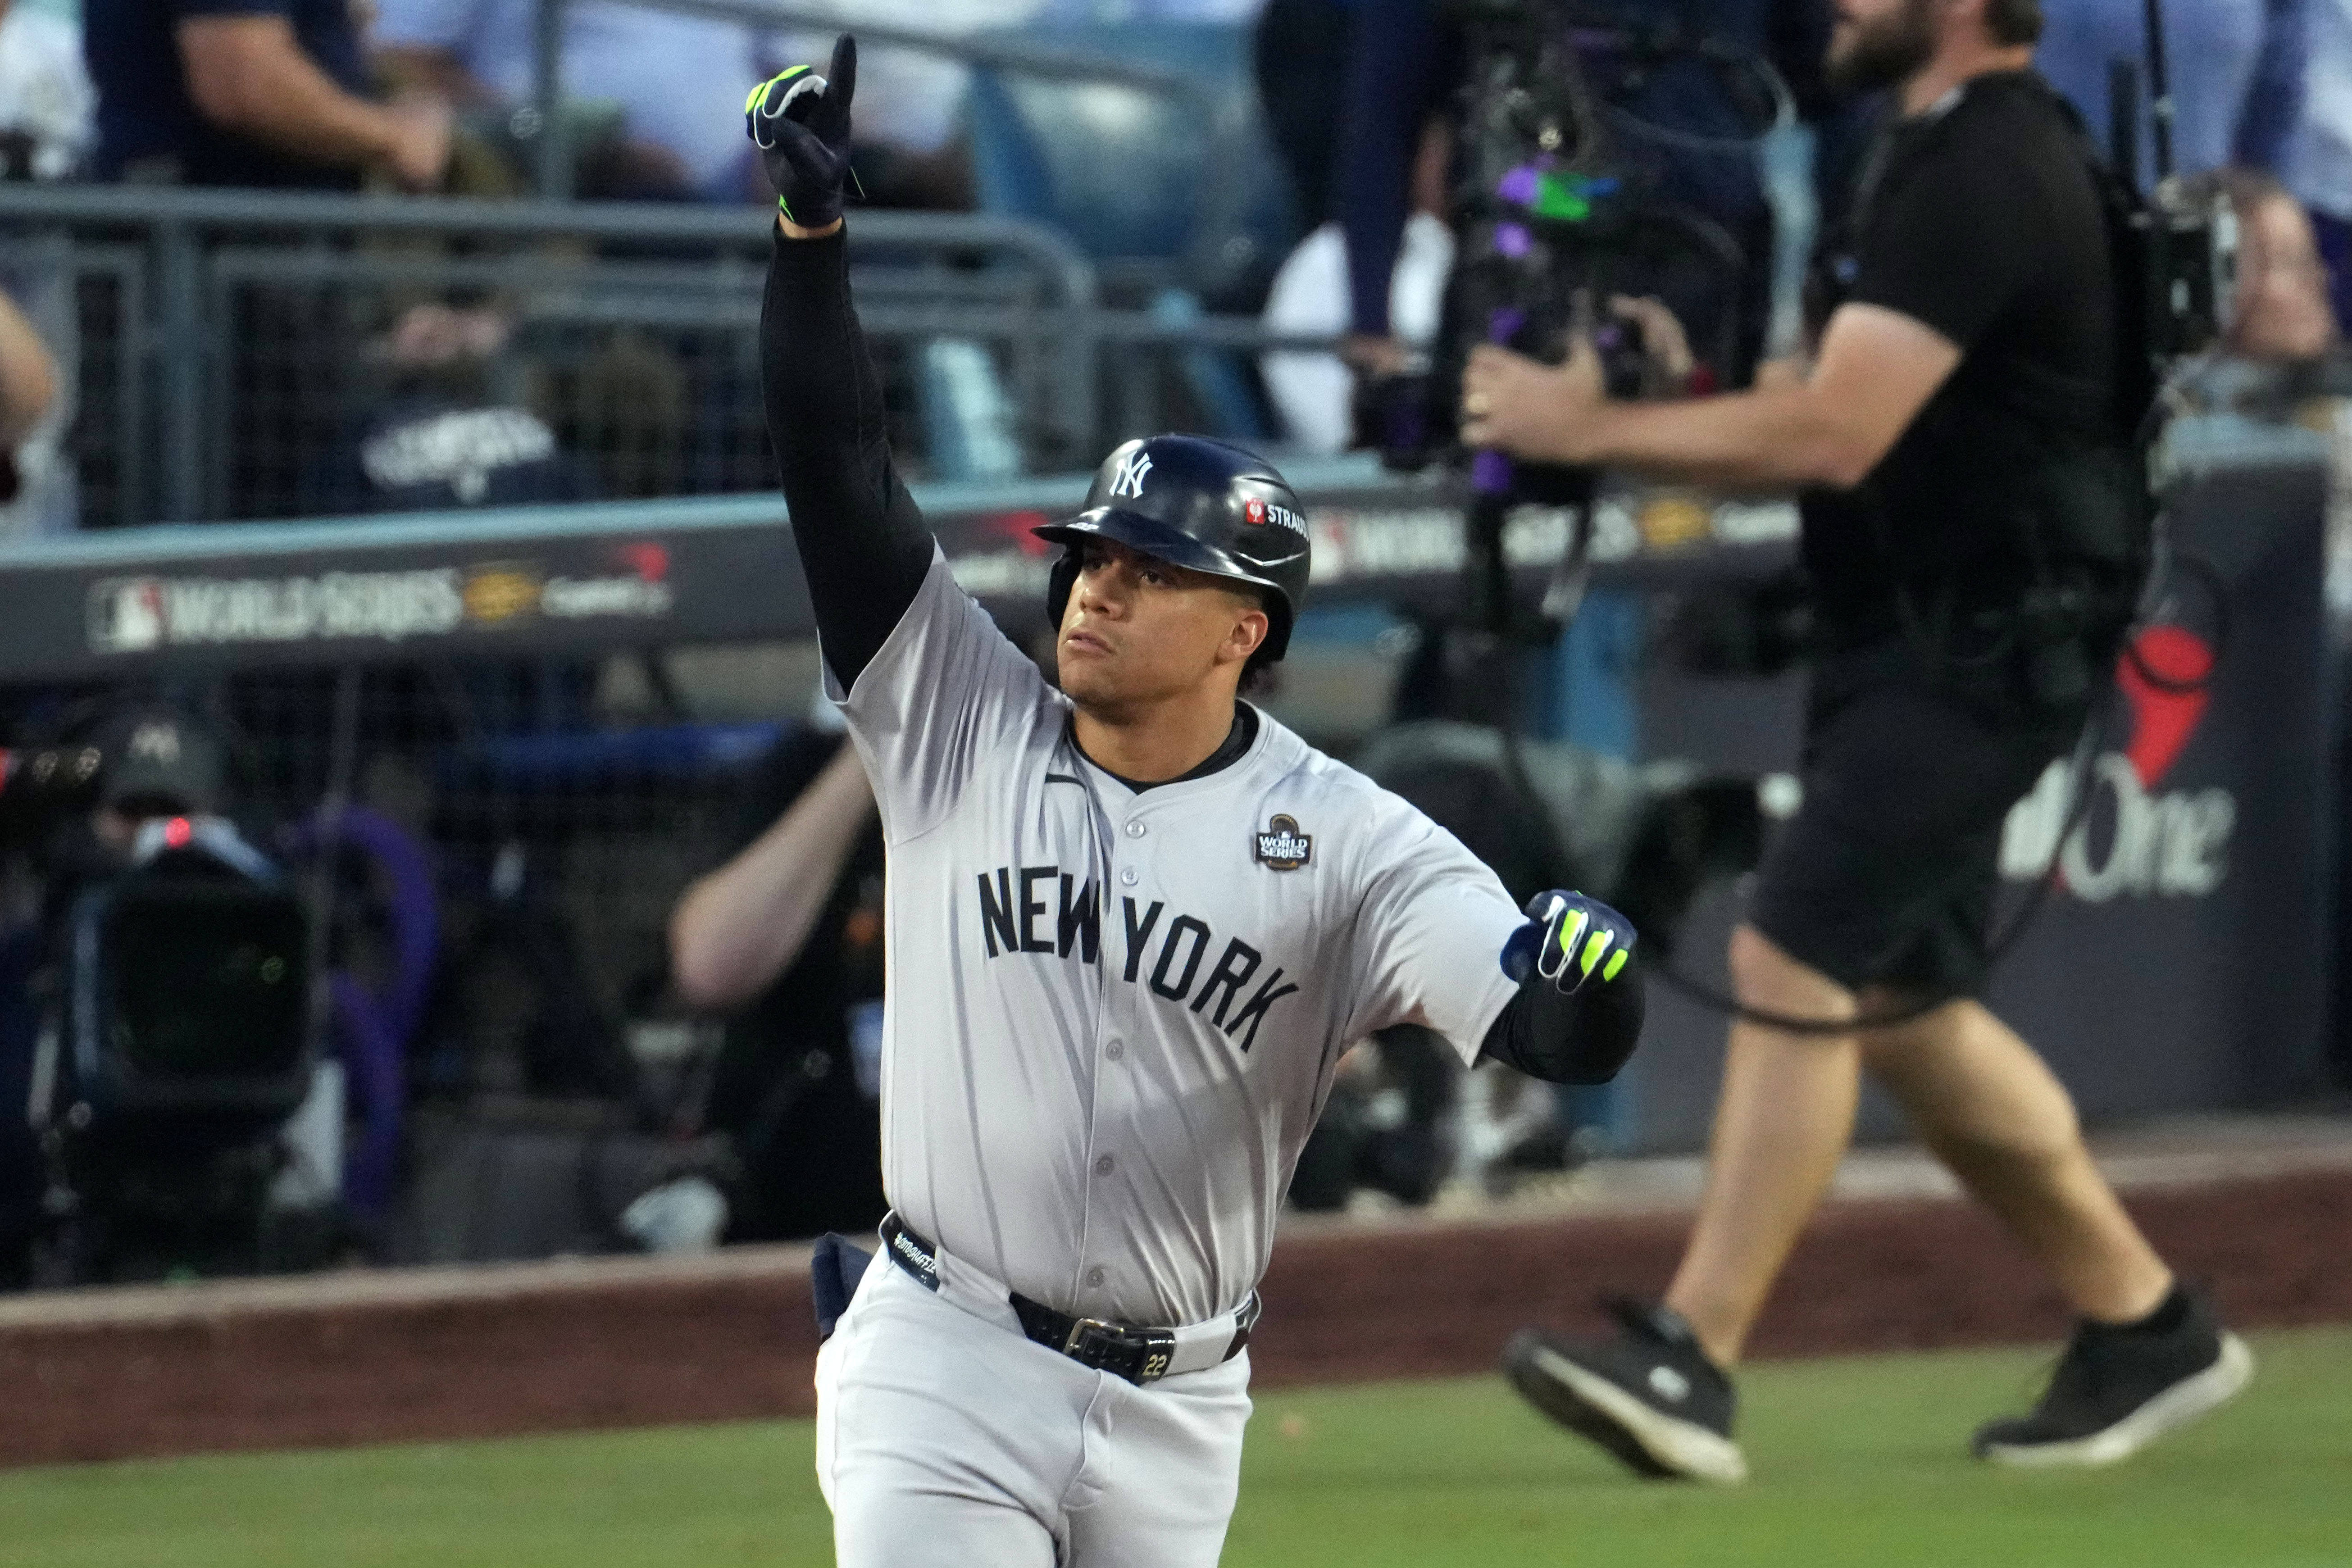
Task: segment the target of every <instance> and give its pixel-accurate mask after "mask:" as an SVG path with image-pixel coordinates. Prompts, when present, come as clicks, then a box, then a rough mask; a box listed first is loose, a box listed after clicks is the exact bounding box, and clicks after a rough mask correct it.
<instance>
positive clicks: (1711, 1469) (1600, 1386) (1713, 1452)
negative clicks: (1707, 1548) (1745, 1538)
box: [1532, 1345, 1748, 1486]
mask: <svg viewBox="0 0 2352 1568" xmlns="http://www.w3.org/2000/svg"><path fill="white" fill-rule="evenodd" d="M1532 1359H1533V1360H1534V1362H1535V1363H1536V1365H1537V1366H1538V1367H1539V1368H1541V1369H1542V1371H1543V1372H1544V1373H1545V1374H1546V1375H1547V1376H1549V1377H1551V1378H1554V1379H1556V1380H1558V1381H1559V1383H1560V1384H1562V1385H1563V1386H1564V1387H1566V1388H1567V1389H1568V1390H1569V1391H1570V1393H1572V1394H1575V1395H1576V1397H1577V1398H1579V1399H1580V1400H1582V1401H1583V1402H1584V1403H1585V1404H1587V1405H1591V1407H1592V1408H1593V1409H1595V1410H1597V1411H1599V1412H1601V1414H1602V1415H1606V1416H1608V1417H1609V1419H1610V1420H1612V1421H1613V1422H1615V1423H1616V1424H1617V1425H1618V1426H1622V1427H1623V1428H1624V1429H1625V1431H1626V1432H1627V1433H1628V1434H1630V1435H1631V1436H1633V1440H1634V1441H1635V1442H1636V1443H1639V1444H1640V1445H1641V1446H1642V1450H1643V1452H1644V1453H1646V1454H1648V1455H1649V1456H1650V1457H1651V1458H1654V1459H1655V1460H1656V1461H1657V1462H1658V1463H1659V1464H1661V1465H1664V1467H1666V1468H1668V1469H1670V1470H1673V1471H1674V1472H1675V1473H1676V1474H1677V1475H1685V1476H1689V1477H1691V1478H1693V1479H1697V1480H1702V1481H1714V1482H1717V1483H1718V1484H1720V1485H1724V1486H1730V1485H1733V1484H1735V1483H1737V1482H1739V1481H1744V1480H1746V1479H1748V1458H1747V1456H1746V1455H1744V1454H1742V1453H1741V1452H1740V1451H1739V1445H1738V1444H1737V1443H1735V1442H1733V1441H1732V1440H1731V1439H1730V1438H1728V1437H1726V1436H1723V1435H1722V1434H1721V1433H1719V1432H1710V1431H1708V1430H1707V1429H1706V1427H1704V1426H1700V1425H1698V1423H1696V1422H1695V1421H1683V1420H1678V1419H1676V1418H1675V1417H1674V1416H1672V1415H1666V1414H1665V1413H1664V1411H1661V1410H1655V1409H1653V1408H1652V1407H1651V1406H1650V1405H1647V1404H1646V1403H1644V1402H1643V1401H1642V1400H1640V1399H1637V1398H1635V1397H1634V1396H1633V1394H1628V1393H1626V1392H1625V1391H1624V1390H1623V1389H1622V1388H1620V1387H1618V1386H1617V1385H1616V1384H1613V1383H1612V1382H1610V1381H1609V1380H1608V1379H1607V1378H1605V1377H1602V1376H1601V1375H1600V1374H1599V1373H1591V1372H1587V1371H1585V1370H1584V1368H1582V1367H1580V1366H1579V1365H1577V1364H1576V1363H1574V1362H1572V1361H1570V1360H1569V1359H1568V1357H1566V1356H1564V1355H1562V1354H1560V1353H1559V1352H1558V1351H1555V1350H1553V1349H1551V1348H1550V1347H1549V1346H1546V1345H1538V1346H1537V1347H1536V1348H1535V1351H1534V1352H1533V1356H1532Z"/></svg>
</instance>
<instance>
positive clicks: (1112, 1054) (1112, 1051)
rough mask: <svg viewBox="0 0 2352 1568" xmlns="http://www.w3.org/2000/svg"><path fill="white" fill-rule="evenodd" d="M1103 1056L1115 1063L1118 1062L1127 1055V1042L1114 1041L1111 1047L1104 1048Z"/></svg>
mask: <svg viewBox="0 0 2352 1568" xmlns="http://www.w3.org/2000/svg"><path fill="white" fill-rule="evenodd" d="M1103 1055H1105V1056H1107V1057H1108V1058H1110V1059H1111V1060H1113V1061H1117V1060H1118V1058H1121V1057H1123V1056H1125V1055H1127V1042H1126V1041H1124V1040H1113V1041H1112V1042H1111V1043H1110V1044H1109V1045H1108V1046H1105V1047H1103Z"/></svg>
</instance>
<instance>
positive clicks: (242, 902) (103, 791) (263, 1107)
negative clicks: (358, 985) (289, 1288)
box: [0, 704, 314, 1284]
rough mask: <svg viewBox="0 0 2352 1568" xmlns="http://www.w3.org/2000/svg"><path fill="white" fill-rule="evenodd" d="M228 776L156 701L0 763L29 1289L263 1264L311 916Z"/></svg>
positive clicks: (303, 1010)
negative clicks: (33, 1193) (31, 913)
mask: <svg viewBox="0 0 2352 1568" xmlns="http://www.w3.org/2000/svg"><path fill="white" fill-rule="evenodd" d="M221 784H222V767H221V753H220V748H219V746H218V744H217V742H215V740H214V739H213V737H212V736H211V735H210V734H209V733H208V732H207V731H205V729H204V728H203V727H202V726H201V725H199V724H197V723H196V722H194V721H192V720H191V719H190V718H188V717H187V716H186V715H184V714H182V713H179V712H177V711H174V710H171V709H168V708H163V707H159V706H154V705H144V704H142V705H137V706H128V707H121V708H118V709H115V710H111V711H107V712H102V713H100V714H99V715H98V716H97V717H95V718H94V719H93V720H91V721H89V722H87V723H84V724H80V725H75V726H72V727H71V732H69V733H68V736H67V737H66V738H65V739H62V740H58V741H54V742H48V743H46V744H41V745H37V746H34V747H31V748H27V749H23V750H16V751H0V851H6V852H11V853H14V854H18V855H21V856H23V857H25V858H26V859H27V860H28V861H29V863H30V864H31V865H32V866H33V868H34V869H35V871H36V872H37V875H38V876H39V877H40V879H41V880H42V881H43V883H44V885H45V893H44V897H43V899H42V900H41V910H42V912H41V916H40V921H39V929H38V931H37V932H36V933H35V940H36V942H37V953H36V957H35V960H34V969H33V973H32V978H31V982H30V985H29V990H30V992H31V995H30V1001H31V1004H32V1005H31V1006H30V1007H29V1008H26V1009H22V1010H20V1011H22V1012H23V1013H25V1014H26V1016H29V1017H30V1018H31V1019H32V1020H33V1024H34V1032H33V1037H32V1038H31V1039H30V1040H29V1041H25V1040H0V1049H6V1050H11V1051H29V1053H30V1062H29V1072H28V1076H29V1079H30V1091H29V1093H28V1095H27V1097H26V1102H25V1104H24V1108H23V1111H22V1115H23V1120H22V1121H19V1122H17V1126H18V1127H19V1128H22V1129H24V1130H25V1131H26V1132H28V1133H29V1134H30V1136H31V1137H32V1138H33V1139H34V1141H35V1142H36V1144H37V1152H38V1169H39V1170H40V1171H41V1172H42V1173H43V1181H44V1190H43V1191H42V1192H41V1193H40V1194H39V1195H38V1201H37V1215H38V1222H37V1226H36V1232H35V1235H34V1237H32V1238H31V1246H32V1252H33V1256H32V1258H31V1268H30V1269H29V1275H30V1278H31V1279H32V1280H33V1282H35V1283H37V1284H71V1283H79V1282H83V1281H89V1280H99V1279H136V1278H148V1277H155V1276H160V1275H164V1274H168V1273H172V1272H175V1271H183V1270H191V1269H193V1270H195V1271H198V1272H204V1271H209V1270H212V1269H216V1268H241V1269H250V1268H257V1267H263V1266H266V1265H267V1264H268V1261H269V1257H268V1254H269V1251H270V1248H269V1245H268V1241H267V1238H266V1237H265V1235H264V1232H265V1230H266V1229H267V1227H268V1224H269V1220H268V1211H269V1205H268V1189H269V1187H270V1185H271V1184H272V1183H273V1181H274V1180H275V1179H276V1177H277V1175H278V1171H279V1170H280V1168H281V1167H282V1165H283V1163H284V1161H285V1159H286V1154H285V1152H284V1150H283V1149H282V1147H281V1145H280V1139H279V1136H278V1135H279V1132H280V1130H281V1129H282V1128H283V1127H284V1125H285V1123H286V1122H287V1121H288V1119H289V1117H290V1116H292V1114H293V1113H294V1112H295V1110H297V1109H298V1108H299V1107H300V1106H301V1105H302V1103H303V1101H304V1100H305V1099H306V1098H307V1097H308V1096H309V1094H310V1091H311V1087H312V1078H313V1071H312V1068H313V1061H314V1051H313V1047H312V1040H313V1038H314V1029H313V1027H312V1016H313V1005H312V995H311V974H312V970H313V967H314V965H313V960H312V955H311V951H310V949H311V943H310V927H311V922H310V917H309V913H308V910H307V908H306V906H305V903H304V901H303V900H301V899H300V898H299V896H298V895H297V893H296V892H295V890H294V889H291V888H290V887H289V885H288V883H287V880H286V879H285V878H284V877H283V875H282V874H281V873H280V872H279V871H278V868H276V867H275V866H274V865H272V864H271V863H270V861H269V860H268V858H266V857H265V856H263V855H262V854H261V853H260V852H259V851H258V850H257V849H256V848H255V847H253V846H252V845H250V844H249V843H247V841H246V840H245V838H244V837H242V836H241V835H240V834H239V833H238V831H237V829H236V826H234V825H233V824H232V823H231V822H230V821H229V820H228V819H227V818H226V816H221V815H219V810H220V806H221V804H222V803H221V799H220V791H221ZM14 1118H15V1113H14V1111H13V1110H12V1113H11V1119H12V1120H14Z"/></svg>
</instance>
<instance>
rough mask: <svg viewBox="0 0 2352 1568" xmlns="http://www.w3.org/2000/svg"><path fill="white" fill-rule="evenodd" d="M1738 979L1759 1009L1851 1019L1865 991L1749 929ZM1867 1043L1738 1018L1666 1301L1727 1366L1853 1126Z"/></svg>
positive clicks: (1734, 961)
mask: <svg viewBox="0 0 2352 1568" xmlns="http://www.w3.org/2000/svg"><path fill="white" fill-rule="evenodd" d="M1731 975H1732V984H1733V988H1734V989H1735V991H1736V992H1737V993H1738V996H1739V999H1740V1001H1741V1002H1743V1003H1745V1004H1746V1005H1748V1006H1750V1007H1755V1008H1759V1009H1762V1010H1764V1011H1768V1012H1774V1013H1780V1014H1784V1015H1787V1016H1790V1017H1798V1018H1823V1019H1832V1018H1850V1017H1852V1016H1853V1014H1854V1007H1855V1003H1854V997H1853V993H1851V992H1849V991H1847V990H1846V989H1845V988H1844V987H1843V986H1841V985H1839V984H1837V983H1836V982H1834V981H1832V980H1831V979H1829V978H1828V977H1827V976H1826V975H1823V974H1822V973H1818V972H1817V971H1815V970H1812V969H1810V968H1807V967H1806V966H1805V965H1804V964H1801V963H1798V962H1797V961H1796V960H1795V959H1793V958H1791V957H1790V956H1789V955H1788V954H1787V953H1785V952H1781V951H1780V948H1778V947H1776V946H1775V945H1773V943H1772V942H1770V941H1769V940H1768V939H1767V938H1766V937H1764V936H1763V935H1762V934H1761V933H1760V932H1759V931H1755V930H1754V929H1753V928H1751V927H1748V926H1745V925H1743V926H1741V927H1739V928H1738V930H1737V931H1733V932H1732V935H1731ZM1860 1084H1861V1056H1860V1047H1859V1046H1858V1044H1857V1042H1856V1040H1855V1038H1854V1037H1853V1036H1851V1035H1793V1034H1789V1033H1786V1032H1784V1031H1782V1030H1779V1029H1774V1028H1770V1027H1768V1026H1764V1025H1760V1024H1754V1023H1750V1022H1748V1021H1747V1020H1745V1019H1742V1020H1740V1021H1738V1022H1737V1023H1735V1024H1733V1025H1732V1027H1731V1042H1730V1047H1729V1049H1728V1050H1727V1054H1726V1057H1725V1060H1724V1069H1723V1093H1722V1096H1721V1098H1720V1099H1719V1100H1717V1103H1716V1110H1715V1136H1714V1141H1713V1143H1712V1145H1711V1147H1710V1148H1709V1150H1708V1153H1707V1166H1706V1194H1705V1195H1704V1196H1703V1197H1702V1198H1701V1199H1700V1201H1699V1212H1698V1223H1697V1225H1696V1227H1695V1228H1694V1229H1693V1230H1692V1232H1691V1239H1690V1246H1689V1247H1688V1248H1687V1249H1685V1252H1684V1253H1683V1261H1682V1267H1681V1268H1679V1269H1677V1270H1676V1271H1675V1280H1674V1284H1673V1285H1672V1286H1671V1287H1669V1288H1668V1289H1667V1291H1666V1305H1667V1306H1669V1307H1671V1308H1673V1309H1674V1310H1675V1311H1677V1312H1680V1313H1681V1314H1682V1315H1683V1316H1684V1317H1685V1318H1686V1319H1688V1320H1689V1321H1690V1324H1691V1327H1692V1329H1693V1330H1694V1331H1696V1333H1697V1335H1698V1340H1699V1343H1700V1345H1701V1346H1703V1347H1704V1348H1705V1349H1706V1353H1707V1355H1708V1356H1709V1357H1710V1358H1712V1359H1713V1360H1714V1362H1715V1363H1716V1364H1717V1365H1718V1366H1726V1367H1727V1366H1729V1365H1731V1364H1732V1363H1735V1362H1737V1361H1738V1359H1739V1352H1740V1349H1741V1347H1742V1346H1743V1345H1744V1344H1745V1343H1746V1342H1747V1340H1748V1329H1749V1328H1750V1327H1751V1326H1753V1325H1754V1323H1755V1321H1756V1315H1757V1313H1759V1311H1761V1310H1763V1307H1764V1299H1765V1297H1766V1296H1767V1295H1768V1294H1769V1293H1770V1291H1771V1289H1772V1280H1773V1278H1774V1277H1775V1276H1776V1275H1778V1274H1779V1273H1780V1265H1781V1264H1782V1263H1783V1262H1784V1261H1786V1259H1787V1258H1788V1256H1789V1249H1790V1247H1793V1246H1794V1245H1795V1244H1796V1240H1797V1236H1798V1233H1799V1232H1800V1231H1801V1230H1803V1229H1804V1226H1805V1221H1806V1219H1807V1218H1808V1217H1810V1216H1811V1214H1812V1212H1813V1208H1814V1205H1817V1204H1819V1203H1820V1202H1821V1197H1822V1191H1823V1190H1824V1189H1825V1188H1826V1187H1827V1186H1828V1185H1829V1180H1830V1177H1831V1176H1832V1174H1833V1173H1835V1172H1836V1170H1837V1164H1838V1160H1839V1159H1840V1157H1841V1156H1843V1154H1844V1152H1845V1146H1846V1141H1847V1139H1849V1138H1850V1137H1852V1136H1853V1109H1854V1100H1855V1097H1856V1095H1857V1094H1858V1093H1859V1091H1860Z"/></svg>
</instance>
